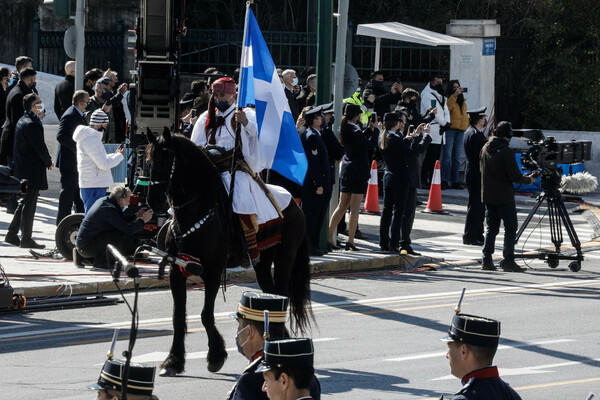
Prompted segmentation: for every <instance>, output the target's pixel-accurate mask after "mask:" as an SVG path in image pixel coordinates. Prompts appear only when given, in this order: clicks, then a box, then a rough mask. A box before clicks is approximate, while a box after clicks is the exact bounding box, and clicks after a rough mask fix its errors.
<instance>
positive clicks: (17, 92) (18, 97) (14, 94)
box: [0, 81, 34, 163]
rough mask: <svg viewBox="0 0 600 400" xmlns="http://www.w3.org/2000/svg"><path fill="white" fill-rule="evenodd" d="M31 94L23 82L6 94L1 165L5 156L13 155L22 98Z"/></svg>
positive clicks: (30, 90)
mask: <svg viewBox="0 0 600 400" xmlns="http://www.w3.org/2000/svg"><path fill="white" fill-rule="evenodd" d="M33 92H34V90H33V89H31V88H29V87H27V85H26V84H25V82H23V81H19V83H18V84H17V85H16V86H15V87H13V88H12V89H11V90H10V92H9V93H8V97H7V98H6V121H5V122H4V129H3V130H2V143H1V147H0V152H1V153H2V157H1V159H0V162H2V163H3V162H5V161H6V160H5V157H6V156H12V154H13V147H14V139H15V128H16V126H17V122H18V121H19V119H20V118H21V117H22V116H23V112H24V110H23V97H25V95H27V94H29V93H33Z"/></svg>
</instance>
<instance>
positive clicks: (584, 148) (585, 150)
mask: <svg viewBox="0 0 600 400" xmlns="http://www.w3.org/2000/svg"><path fill="white" fill-rule="evenodd" d="M514 137H517V138H519V139H521V140H527V144H528V145H529V148H528V149H527V150H526V151H523V152H522V153H521V164H522V165H523V168H524V169H527V170H531V171H533V170H536V169H539V168H542V169H544V168H551V169H555V168H557V167H558V165H560V164H579V163H582V162H584V161H589V160H591V159H592V142H591V141H583V140H582V141H579V140H578V141H576V140H571V141H568V142H557V141H556V139H555V138H554V137H553V136H548V137H547V138H546V137H544V134H543V133H542V131H541V130H539V129H521V130H520V129H515V130H514ZM523 138H524V139H523Z"/></svg>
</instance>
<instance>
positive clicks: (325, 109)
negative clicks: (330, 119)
mask: <svg viewBox="0 0 600 400" xmlns="http://www.w3.org/2000/svg"><path fill="white" fill-rule="evenodd" d="M319 107H320V108H321V112H322V113H323V114H333V102H331V103H327V104H322V105H320V106H319Z"/></svg>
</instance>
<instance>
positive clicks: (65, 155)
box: [56, 90, 90, 225]
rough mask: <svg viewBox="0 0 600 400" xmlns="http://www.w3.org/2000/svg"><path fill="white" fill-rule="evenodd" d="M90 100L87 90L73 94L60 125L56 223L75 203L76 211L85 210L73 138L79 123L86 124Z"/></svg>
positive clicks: (69, 212)
mask: <svg viewBox="0 0 600 400" xmlns="http://www.w3.org/2000/svg"><path fill="white" fill-rule="evenodd" d="M89 101H90V95H89V94H88V93H87V92H86V91H85V90H78V91H77V92H76V93H75V94H74V95H73V105H72V106H71V107H69V108H68V109H67V110H66V111H65V113H64V114H63V116H62V118H61V119H60V125H59V126H58V133H57V134H56V140H57V141H58V153H57V156H56V166H57V167H58V168H59V169H60V184H61V186H62V189H61V191H60V195H59V196H58V214H57V215H56V225H58V224H59V223H60V221H62V220H63V218H64V217H66V216H67V215H70V214H71V209H72V208H73V205H75V211H76V212H78V213H82V212H84V207H83V201H82V200H81V196H80V195H79V184H78V183H77V182H78V181H77V179H78V173H77V145H76V144H75V141H74V140H73V132H75V128H77V127H78V126H79V125H86V121H85V116H84V112H85V109H86V107H87V104H88V102H89Z"/></svg>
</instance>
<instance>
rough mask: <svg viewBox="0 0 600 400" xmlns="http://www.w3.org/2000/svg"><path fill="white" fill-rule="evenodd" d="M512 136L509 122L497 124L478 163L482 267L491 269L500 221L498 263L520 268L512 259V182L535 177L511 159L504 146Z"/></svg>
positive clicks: (514, 227) (530, 180)
mask: <svg viewBox="0 0 600 400" xmlns="http://www.w3.org/2000/svg"><path fill="white" fill-rule="evenodd" d="M512 136H513V131H512V126H511V124H510V122H507V121H502V122H500V123H499V124H498V127H497V128H496V131H495V132H494V136H493V137H492V139H491V140H490V141H488V142H487V143H486V144H485V145H484V146H483V149H482V150H481V155H480V160H479V167H480V170H481V201H482V202H483V203H484V204H485V206H486V222H487V231H486V234H485V242H484V245H483V263H482V269H484V270H489V271H495V270H496V267H495V265H494V262H493V261H492V254H494V244H495V241H496V235H497V234H498V232H499V230H500V221H503V222H504V248H503V250H502V255H503V257H504V259H503V260H502V261H500V267H501V268H502V269H503V270H504V271H507V272H523V271H525V269H524V268H521V267H520V266H518V265H517V263H515V237H516V234H517V228H518V223H517V209H516V207H515V191H514V188H513V183H522V184H530V183H533V182H534V181H535V178H534V177H533V176H530V175H522V174H521V170H520V169H519V165H518V164H517V161H516V160H515V154H514V152H513V151H512V150H511V149H510V148H509V147H508V144H509V142H510V138H511V137H512Z"/></svg>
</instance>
